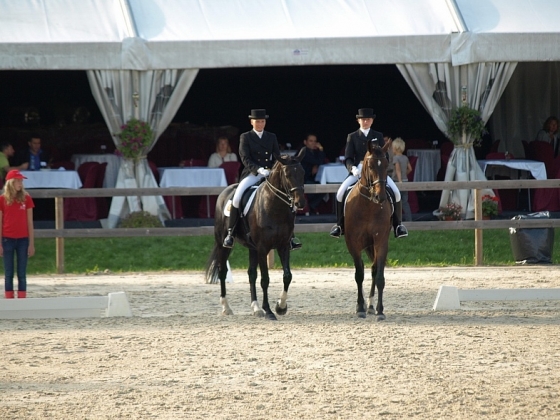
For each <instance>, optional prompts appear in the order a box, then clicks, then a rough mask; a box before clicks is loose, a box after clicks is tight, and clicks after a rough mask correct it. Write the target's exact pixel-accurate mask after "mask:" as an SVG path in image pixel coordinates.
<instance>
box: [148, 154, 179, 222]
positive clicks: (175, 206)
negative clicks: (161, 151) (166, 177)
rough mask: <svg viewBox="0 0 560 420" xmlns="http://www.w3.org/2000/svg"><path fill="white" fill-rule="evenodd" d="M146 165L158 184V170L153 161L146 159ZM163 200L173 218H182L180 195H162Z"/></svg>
mask: <svg viewBox="0 0 560 420" xmlns="http://www.w3.org/2000/svg"><path fill="white" fill-rule="evenodd" d="M148 166H149V167H150V170H151V171H152V174H153V175H154V178H155V179H156V184H158V185H159V171H158V168H157V166H156V164H155V163H154V162H152V161H151V160H149V161H148ZM163 201H164V202H165V205H166V206H167V210H168V211H169V213H170V214H171V217H173V218H174V219H182V218H183V205H182V204H181V197H180V196H172V195H164V196H163Z"/></svg>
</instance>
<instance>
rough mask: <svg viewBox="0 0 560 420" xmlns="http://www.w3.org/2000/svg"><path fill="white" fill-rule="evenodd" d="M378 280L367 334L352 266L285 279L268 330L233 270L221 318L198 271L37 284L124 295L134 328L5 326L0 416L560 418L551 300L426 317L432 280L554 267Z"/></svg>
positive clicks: (117, 322)
mask: <svg viewBox="0 0 560 420" xmlns="http://www.w3.org/2000/svg"><path fill="white" fill-rule="evenodd" d="M386 279H387V287H386V289H385V290H386V295H385V313H386V315H387V320H386V321H383V322H377V321H376V320H375V317H373V316H371V317H368V318H366V319H365V320H364V319H358V318H357V317H356V316H355V314H354V308H355V301H356V290H355V289H356V287H355V283H354V280H353V270H350V269H336V270H312V269H309V270H294V281H293V283H292V286H291V288H290V294H289V299H288V305H289V309H288V314H287V315H286V316H284V317H282V318H280V319H279V321H278V322H273V321H266V320H264V319H262V318H256V317H254V316H252V315H251V309H250V302H249V300H250V299H249V289H248V284H247V276H246V273H245V272H243V271H234V283H232V284H228V296H229V298H230V304H231V306H232V309H233V310H234V312H235V314H234V315H233V316H228V317H226V316H221V315H220V310H221V308H220V305H219V286H217V285H209V284H205V283H204V281H203V275H202V273H200V272H188V273H165V274H159V273H158V274H127V275H117V274H114V275H111V274H109V275H99V276H62V277H54V276H53V277H32V278H30V279H29V295H30V296H31V297H52V296H91V295H106V294H107V293H109V292H116V291H125V292H126V294H127V296H128V299H129V301H130V304H131V307H132V311H133V315H134V316H133V317H132V318H95V319H92V318H89V319H46V320H16V321H14V320H10V321H8V320H0V344H1V346H0V348H1V349H2V363H1V364H0V419H127V418H130V419H183V418H185V419H248V418H251V419H270V418H280V419H282V418H284V419H295V418H298V419H354V418H382V419H402V418H419V419H444V418H445V419H478V418H485V419H543V418H546V419H552V418H560V395H559V394H560V301H541V302H513V303H509V302H508V303H506V302H494V303H484V302H478V303H476V302H474V303H469V305H465V309H462V310H460V311H453V312H433V311H432V306H433V304H434V300H435V297H436V294H437V290H438V288H439V286H440V285H441V284H448V285H455V286H459V287H461V288H527V287H539V288H560V268H559V267H556V266H533V267H511V268H488V267H485V268H473V267H464V268H437V269H433V268H429V269H391V270H388V271H387V272H386ZM368 287H369V286H368ZM280 291H281V272H280V271H279V270H274V271H273V272H272V285H271V301H275V300H276V298H277V297H278V296H279V295H280ZM259 296H262V294H261V293H260V289H259Z"/></svg>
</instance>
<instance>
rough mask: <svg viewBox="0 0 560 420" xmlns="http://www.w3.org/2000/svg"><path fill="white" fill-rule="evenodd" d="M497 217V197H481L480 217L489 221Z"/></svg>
mask: <svg viewBox="0 0 560 420" xmlns="http://www.w3.org/2000/svg"><path fill="white" fill-rule="evenodd" d="M497 215H498V197H496V196H491V195H488V194H487V195H483V196H482V217H483V218H484V219H490V218H491V217H492V216H497Z"/></svg>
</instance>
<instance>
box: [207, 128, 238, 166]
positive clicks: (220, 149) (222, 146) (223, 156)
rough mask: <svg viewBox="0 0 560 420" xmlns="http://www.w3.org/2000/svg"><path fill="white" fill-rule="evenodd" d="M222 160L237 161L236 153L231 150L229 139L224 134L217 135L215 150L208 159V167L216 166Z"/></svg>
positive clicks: (222, 161)
mask: <svg viewBox="0 0 560 420" xmlns="http://www.w3.org/2000/svg"><path fill="white" fill-rule="evenodd" d="M224 162H237V155H236V154H235V153H233V152H232V151H231V146H230V145H229V139H228V138H227V137H225V136H220V137H218V141H216V151H215V152H214V153H212V154H211V155H210V159H208V167H209V168H218V167H219V166H220V165H221V164H222V163H224Z"/></svg>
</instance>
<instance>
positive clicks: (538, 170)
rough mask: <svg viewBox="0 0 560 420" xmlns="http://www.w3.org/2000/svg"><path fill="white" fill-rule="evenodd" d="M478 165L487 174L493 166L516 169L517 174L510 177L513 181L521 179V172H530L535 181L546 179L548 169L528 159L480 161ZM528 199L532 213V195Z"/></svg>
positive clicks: (528, 195) (540, 163) (542, 164)
mask: <svg viewBox="0 0 560 420" xmlns="http://www.w3.org/2000/svg"><path fill="white" fill-rule="evenodd" d="M478 164H479V165H480V167H481V168H482V171H483V172H484V173H485V174H486V170H487V169H489V167H492V166H503V167H507V168H511V169H514V170H515V172H516V173H513V174H511V175H513V176H510V178H512V179H516V178H517V179H519V178H520V176H519V174H518V172H519V171H528V172H530V173H531V175H532V176H533V178H535V179H541V180H542V179H546V167H545V165H544V163H543V162H539V161H536V160H527V159H510V160H506V159H495V160H479V161H478ZM527 197H528V208H529V211H531V194H527Z"/></svg>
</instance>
